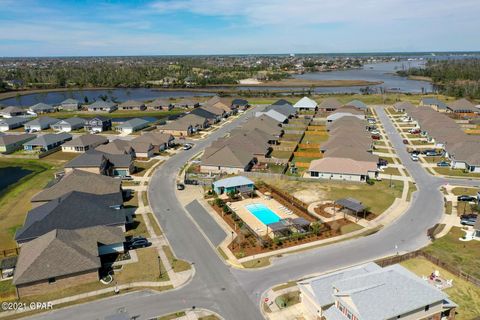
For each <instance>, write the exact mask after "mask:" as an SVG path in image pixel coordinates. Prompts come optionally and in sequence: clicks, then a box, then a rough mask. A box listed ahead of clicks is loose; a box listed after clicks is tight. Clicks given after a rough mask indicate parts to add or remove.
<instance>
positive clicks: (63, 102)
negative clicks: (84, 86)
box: [60, 98, 80, 105]
mask: <svg viewBox="0 0 480 320" xmlns="http://www.w3.org/2000/svg"><path fill="white" fill-rule="evenodd" d="M60 104H61V105H62V104H80V101H78V100H77V99H72V98H68V99H65V100H63V101H62V102H60Z"/></svg>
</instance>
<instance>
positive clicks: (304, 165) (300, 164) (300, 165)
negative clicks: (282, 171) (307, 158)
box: [295, 162, 310, 168]
mask: <svg viewBox="0 0 480 320" xmlns="http://www.w3.org/2000/svg"><path fill="white" fill-rule="evenodd" d="M295 166H296V167H298V168H309V167H310V162H295Z"/></svg>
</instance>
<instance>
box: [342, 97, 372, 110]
mask: <svg viewBox="0 0 480 320" xmlns="http://www.w3.org/2000/svg"><path fill="white" fill-rule="evenodd" d="M345 106H352V107H355V108H357V109H358V110H362V111H367V109H368V106H367V104H366V103H364V102H363V101H360V100H356V99H355V100H352V101H350V102H348V103H345Z"/></svg>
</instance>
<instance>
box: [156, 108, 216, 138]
mask: <svg viewBox="0 0 480 320" xmlns="http://www.w3.org/2000/svg"><path fill="white" fill-rule="evenodd" d="M209 126H210V124H209V121H208V119H206V118H204V117H201V116H198V115H196V114H193V113H189V114H187V115H185V116H183V117H179V118H177V119H175V120H173V121H170V122H167V123H166V124H164V125H160V126H157V128H158V129H159V130H160V131H161V132H163V133H169V134H171V135H174V136H180V137H186V136H191V135H193V134H195V133H196V132H198V131H201V130H203V129H206V128H208V127H209Z"/></svg>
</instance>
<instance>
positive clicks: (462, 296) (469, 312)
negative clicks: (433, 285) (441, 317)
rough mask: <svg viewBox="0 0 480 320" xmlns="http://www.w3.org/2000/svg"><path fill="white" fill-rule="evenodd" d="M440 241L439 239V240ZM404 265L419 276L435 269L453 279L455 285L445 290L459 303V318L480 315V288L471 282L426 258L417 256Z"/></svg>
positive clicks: (463, 318)
mask: <svg viewBox="0 0 480 320" xmlns="http://www.w3.org/2000/svg"><path fill="white" fill-rule="evenodd" d="M437 241H438V240H437ZM401 265H402V266H404V267H405V268H407V269H409V270H410V271H412V272H413V273H415V274H416V275H417V276H419V277H421V276H428V275H429V274H431V273H432V272H433V271H434V270H438V271H440V276H441V277H443V278H445V279H452V280H453V286H452V287H451V288H448V289H445V290H444V292H445V293H446V294H448V295H449V297H450V298H451V299H452V300H453V301H454V302H455V303H456V304H458V308H457V310H456V311H457V314H456V316H455V319H457V320H471V319H478V315H480V288H479V287H477V286H475V285H473V284H472V283H470V282H467V281H465V280H462V279H460V278H458V277H457V276H455V275H453V274H451V273H450V272H448V271H446V270H444V269H442V268H440V267H439V266H437V265H435V264H433V263H431V262H430V261H428V260H426V259H424V258H415V259H410V260H407V261H404V262H402V263H401Z"/></svg>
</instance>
